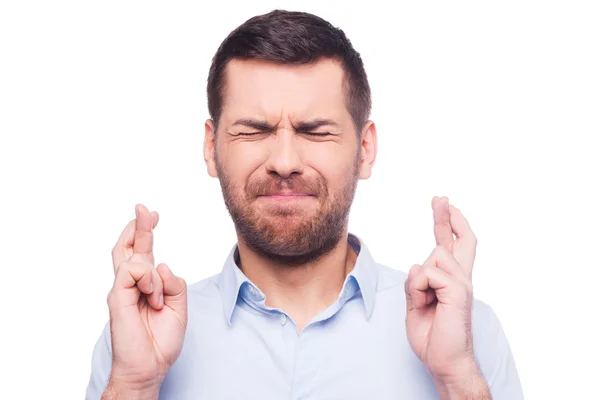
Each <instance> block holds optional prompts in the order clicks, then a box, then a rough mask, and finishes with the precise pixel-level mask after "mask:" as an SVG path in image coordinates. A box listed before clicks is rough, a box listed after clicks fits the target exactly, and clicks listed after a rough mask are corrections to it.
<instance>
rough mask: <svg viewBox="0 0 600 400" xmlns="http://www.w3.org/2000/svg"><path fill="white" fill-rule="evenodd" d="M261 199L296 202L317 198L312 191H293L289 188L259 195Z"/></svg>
mask: <svg viewBox="0 0 600 400" xmlns="http://www.w3.org/2000/svg"><path fill="white" fill-rule="evenodd" d="M258 198H259V199H263V200H267V201H276V202H294V201H303V200H310V199H313V198H315V196H314V195H312V194H310V193H302V192H292V191H287V190H282V191H278V192H272V193H268V194H265V195H261V196H258Z"/></svg>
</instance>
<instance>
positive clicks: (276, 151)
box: [265, 130, 304, 178]
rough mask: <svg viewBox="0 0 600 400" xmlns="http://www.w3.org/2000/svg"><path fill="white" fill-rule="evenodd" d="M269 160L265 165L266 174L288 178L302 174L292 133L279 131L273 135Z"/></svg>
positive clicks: (302, 170)
mask: <svg viewBox="0 0 600 400" xmlns="http://www.w3.org/2000/svg"><path fill="white" fill-rule="evenodd" d="M273 136H274V138H272V141H273V142H272V143H271V146H270V149H269V158H268V159H267V162H266V164H265V167H266V169H267V172H268V173H273V174H277V175H279V176H281V177H282V178H288V177H290V176H291V175H292V174H294V173H296V174H302V173H303V172H304V166H303V165H302V160H301V159H300V156H299V154H298V151H297V149H296V146H297V145H298V143H297V141H296V139H295V134H294V132H293V131H289V130H281V131H278V132H277V133H276V134H275V135H273Z"/></svg>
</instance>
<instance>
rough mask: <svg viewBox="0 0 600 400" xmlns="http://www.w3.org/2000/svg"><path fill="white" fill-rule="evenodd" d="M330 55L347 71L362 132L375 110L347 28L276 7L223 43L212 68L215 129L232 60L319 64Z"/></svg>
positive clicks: (350, 103)
mask: <svg viewBox="0 0 600 400" xmlns="http://www.w3.org/2000/svg"><path fill="white" fill-rule="evenodd" d="M324 58H328V59H333V60H336V61H338V62H340V64H341V66H342V68H343V70H344V89H345V95H346V107H347V109H348V112H349V113H350V115H351V117H352V120H353V122H354V125H355V128H356V131H357V135H360V130H361V129H362V126H363V124H364V123H365V122H366V121H367V120H368V119H369V115H370V113H371V89H370V87H369V81H368V79H367V74H366V72H365V69H364V66H363V62H362V59H361V57H360V54H359V53H358V52H357V51H356V50H355V49H354V48H353V47H352V44H351V43H350V40H349V39H348V38H347V37H346V35H345V34H344V32H343V31H342V30H341V29H339V28H336V27H334V26H333V25H331V23H329V22H327V21H326V20H324V19H322V18H320V17H318V16H316V15H313V14H310V13H306V12H299V11H285V10H273V11H271V12H269V13H267V14H263V15H257V16H255V17H252V18H250V19H249V20H247V21H246V22H244V23H243V24H242V25H240V26H239V27H237V28H236V29H235V30H233V31H232V32H231V33H230V34H229V35H228V36H227V37H226V38H225V40H224V41H223V42H222V43H221V45H220V46H219V48H218V50H217V52H216V53H215V55H214V57H213V59H212V64H211V66H210V70H209V74H208V83H207V97H208V112H209V114H210V117H211V119H212V120H213V121H214V123H215V131H216V129H217V125H218V123H219V118H220V117H221V113H222V111H223V90H224V87H225V76H224V75H225V68H226V67H227V64H228V63H229V61H231V60H233V59H242V60H248V59H256V60H263V61H270V62H274V63H278V64H282V65H302V64H314V63H316V62H318V61H319V60H321V59H324Z"/></svg>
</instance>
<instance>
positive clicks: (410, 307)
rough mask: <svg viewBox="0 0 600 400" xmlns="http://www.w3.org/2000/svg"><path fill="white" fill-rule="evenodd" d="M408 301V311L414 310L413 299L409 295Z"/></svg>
mask: <svg viewBox="0 0 600 400" xmlns="http://www.w3.org/2000/svg"><path fill="white" fill-rule="evenodd" d="M409 297H410V298H409V299H408V309H409V310H414V308H415V302H414V301H413V297H412V295H409Z"/></svg>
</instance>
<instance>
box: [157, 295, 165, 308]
mask: <svg viewBox="0 0 600 400" xmlns="http://www.w3.org/2000/svg"><path fill="white" fill-rule="evenodd" d="M163 302H164V299H163V295H162V293H161V294H160V297H159V298H158V305H159V306H161V307H162V306H163Z"/></svg>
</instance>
